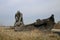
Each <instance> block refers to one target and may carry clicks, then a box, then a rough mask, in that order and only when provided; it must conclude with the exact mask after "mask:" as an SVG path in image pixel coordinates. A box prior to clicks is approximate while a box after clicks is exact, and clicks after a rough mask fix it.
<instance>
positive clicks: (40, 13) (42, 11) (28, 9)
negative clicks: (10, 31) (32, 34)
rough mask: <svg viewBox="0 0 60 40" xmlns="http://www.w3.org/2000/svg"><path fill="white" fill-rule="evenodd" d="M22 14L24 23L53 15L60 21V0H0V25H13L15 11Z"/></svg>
mask: <svg viewBox="0 0 60 40" xmlns="http://www.w3.org/2000/svg"><path fill="white" fill-rule="evenodd" d="M18 10H19V11H20V12H21V13H22V14H23V19H24V24H30V23H33V22H35V20H36V19H45V18H48V17H50V16H51V14H54V15H55V21H56V22H57V21H60V0H0V25H6V26H7V25H8V26H9V25H14V22H15V19H14V16H15V13H16V12H17V11H18Z"/></svg>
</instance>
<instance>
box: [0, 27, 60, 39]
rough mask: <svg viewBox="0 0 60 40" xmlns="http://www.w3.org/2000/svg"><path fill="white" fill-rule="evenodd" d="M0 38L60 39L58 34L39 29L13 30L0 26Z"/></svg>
mask: <svg viewBox="0 0 60 40" xmlns="http://www.w3.org/2000/svg"><path fill="white" fill-rule="evenodd" d="M0 40H60V36H59V35H57V34H53V33H46V32H45V33H44V32H41V31H39V30H37V29H36V30H32V31H21V32H15V31H14V30H13V29H7V28H4V27H0Z"/></svg>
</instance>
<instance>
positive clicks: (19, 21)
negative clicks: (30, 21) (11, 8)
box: [14, 11, 24, 27]
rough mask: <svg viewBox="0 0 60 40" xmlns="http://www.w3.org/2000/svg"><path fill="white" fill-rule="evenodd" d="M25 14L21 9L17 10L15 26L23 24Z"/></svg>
mask: <svg viewBox="0 0 60 40" xmlns="http://www.w3.org/2000/svg"><path fill="white" fill-rule="evenodd" d="M23 24H24V23H23V15H22V13H20V12H19V11H17V13H16V14H15V24H14V27H17V26H19V27H20V26H21V25H23Z"/></svg>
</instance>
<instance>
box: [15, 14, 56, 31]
mask: <svg viewBox="0 0 60 40" xmlns="http://www.w3.org/2000/svg"><path fill="white" fill-rule="evenodd" d="M20 20H21V19H20ZM16 23H17V22H16ZM19 23H21V22H19V21H18V23H17V26H16V27H15V31H25V30H34V29H39V30H44V31H45V30H46V31H50V30H51V29H52V28H53V26H54V24H55V20H54V15H53V14H52V15H51V16H50V17H49V18H47V19H43V20H40V19H37V20H36V22H34V23H31V24H28V25H20V24H19ZM19 26H20V27H19Z"/></svg>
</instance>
